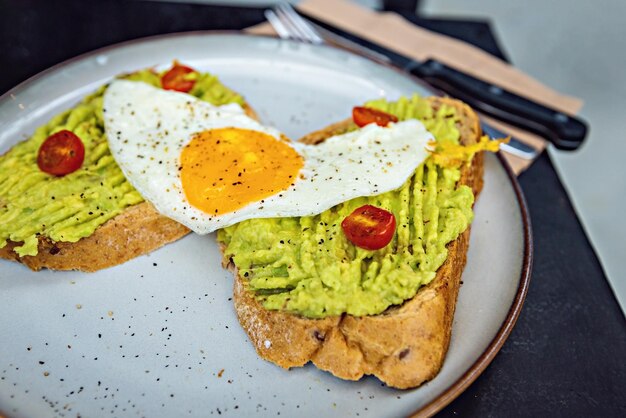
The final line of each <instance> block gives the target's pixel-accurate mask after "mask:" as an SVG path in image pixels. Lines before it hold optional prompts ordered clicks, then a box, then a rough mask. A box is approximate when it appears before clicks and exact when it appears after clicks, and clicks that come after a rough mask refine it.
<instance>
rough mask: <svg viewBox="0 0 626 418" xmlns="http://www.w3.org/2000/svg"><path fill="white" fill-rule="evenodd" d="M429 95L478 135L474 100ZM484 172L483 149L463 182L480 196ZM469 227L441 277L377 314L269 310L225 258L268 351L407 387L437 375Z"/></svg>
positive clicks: (240, 306) (258, 341)
mask: <svg viewBox="0 0 626 418" xmlns="http://www.w3.org/2000/svg"><path fill="white" fill-rule="evenodd" d="M428 100H429V102H430V104H431V105H432V106H433V108H434V109H435V110H436V109H438V108H439V107H440V106H442V105H447V106H452V107H454V108H455V109H456V112H457V115H458V116H459V119H460V123H458V128H459V131H460V133H461V143H462V144H466V145H468V144H472V143H475V142H476V141H478V139H479V137H480V135H481V130H480V124H479V120H478V117H477V116H476V114H475V113H474V111H473V110H472V109H471V108H470V107H468V106H467V105H465V104H463V103H462V102H459V101H456V100H453V99H448V98H436V97H435V98H429V99H428ZM351 124H352V121H351V120H347V121H344V122H340V123H336V124H333V125H331V126H329V127H327V128H326V129H323V130H320V131H317V132H314V133H312V134H309V135H307V136H306V137H304V138H302V139H301V141H303V142H306V143H313V144H314V143H318V142H321V141H323V140H324V139H325V138H328V137H330V136H332V135H335V134H338V133H342V132H344V131H346V130H347V129H348V127H349V126H350V125H351ZM482 178H483V155H482V153H478V154H476V155H475V156H474V158H473V160H472V162H471V164H470V165H464V166H463V167H462V169H461V179H460V180H459V184H464V185H468V186H469V187H471V188H472V190H473V192H474V195H475V196H478V194H479V192H480V190H481V188H482V184H483V183H482V181H483V180H482ZM469 234H470V231H469V228H468V229H467V230H466V231H465V232H463V233H462V234H461V235H460V236H459V237H458V238H457V239H456V240H455V241H452V242H450V243H449V244H448V246H447V248H448V251H449V252H448V258H447V260H446V261H445V263H444V264H443V265H442V266H441V267H440V268H439V269H438V270H437V274H436V277H435V279H433V281H431V282H430V283H429V284H428V285H426V286H424V287H422V288H420V289H419V290H418V292H417V294H416V296H415V297H413V298H412V299H410V300H408V301H406V302H405V303H404V304H402V305H401V306H394V307H391V308H389V309H387V310H386V311H385V312H383V313H382V314H379V315H375V316H363V317H354V316H351V315H346V314H344V315H342V316H333V317H327V318H323V319H310V318H306V317H303V316H299V315H296V314H292V313H288V312H284V311H274V310H267V309H265V308H264V307H263V306H262V305H261V303H260V302H259V301H258V300H257V299H256V298H255V297H254V295H253V293H252V292H251V291H249V290H247V289H246V283H247V279H244V278H243V277H241V276H240V275H238V274H237V270H236V267H235V265H234V264H233V263H232V261H231V260H229V259H224V260H223V263H224V266H225V267H227V268H229V269H231V270H232V271H233V272H234V274H235V284H234V304H235V310H236V313H237V317H238V319H239V322H240V323H241V325H242V326H243V328H244V329H245V331H246V332H247V334H248V336H249V337H250V340H251V341H252V343H253V345H254V347H255V349H256V351H257V353H258V354H259V355H260V356H261V357H262V358H264V359H266V360H268V361H271V362H273V363H275V364H277V365H279V366H281V367H284V368H290V367H298V366H303V365H305V364H306V363H308V362H309V361H311V362H313V364H315V365H316V366H317V367H318V368H320V369H322V370H326V371H329V372H331V373H332V374H334V375H335V376H337V377H340V378H342V379H348V380H358V379H360V378H361V377H363V376H364V375H375V376H376V377H378V378H379V379H380V380H382V381H383V382H385V383H386V384H387V385H388V386H392V387H396V388H401V389H405V388H412V387H416V386H419V385H421V384H422V383H424V382H426V381H428V380H430V379H432V378H433V377H434V376H435V375H436V374H437V373H438V372H439V370H440V369H441V366H442V364H443V361H444V358H445V356H446V352H447V350H448V345H449V342H450V332H451V329H452V318H453V316H454V309H455V305H456V299H457V294H458V291H459V285H460V279H461V273H462V272H463V268H464V266H465V262H466V253H467V249H468V245H469ZM222 249H223V248H222Z"/></svg>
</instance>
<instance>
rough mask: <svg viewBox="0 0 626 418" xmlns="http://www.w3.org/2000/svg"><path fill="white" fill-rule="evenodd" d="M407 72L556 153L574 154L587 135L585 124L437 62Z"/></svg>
mask: <svg viewBox="0 0 626 418" xmlns="http://www.w3.org/2000/svg"><path fill="white" fill-rule="evenodd" d="M407 70H408V71H409V72H410V73H411V74H413V75H415V76H417V77H419V78H421V79H423V80H425V81H426V82H427V83H429V84H431V85H433V86H434V87H437V88H439V89H440V90H443V91H444V92H446V93H448V94H449V95H450V96H453V97H456V98H458V99H460V100H463V101H464V102H465V103H467V104H468V105H470V106H472V107H473V108H474V109H477V110H480V111H481V112H483V113H485V114H487V115H490V116H493V117H494V118H497V119H499V120H502V121H505V122H508V123H510V124H511V125H515V126H517V127H520V128H522V129H525V130H528V131H531V132H534V133H536V134H537V135H540V136H542V137H543V138H546V139H548V140H549V141H550V142H552V143H553V144H554V146H555V147H556V148H558V149H561V150H568V151H571V150H575V149H577V148H578V147H579V146H580V145H581V144H582V142H583V140H584V139H585V136H586V135H587V124H586V123H585V122H584V121H583V120H581V119H579V118H576V117H573V116H570V115H566V114H565V113H563V112H559V111H558V110H554V109H550V108H549V107H546V106H543V105H540V104H538V103H535V102H532V101H530V100H528V99H525V98H523V97H521V96H518V95H516V94H514V93H511V92H510V91H507V90H505V89H502V88H500V87H498V86H496V85H494V84H491V83H488V82H486V81H483V80H480V79H478V78H475V77H472V76H471V75H468V74H465V73H463V72H461V71H458V70H455V69H454V68H452V67H448V66H447V65H445V64H442V63H441V62H439V61H435V60H428V61H426V62H424V63H423V64H419V63H415V65H413V66H409V67H408V68H407Z"/></svg>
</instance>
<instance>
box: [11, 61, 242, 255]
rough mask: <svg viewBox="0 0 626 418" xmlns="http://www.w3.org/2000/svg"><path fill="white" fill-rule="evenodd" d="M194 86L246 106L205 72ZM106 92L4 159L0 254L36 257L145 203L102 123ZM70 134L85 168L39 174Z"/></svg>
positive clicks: (147, 75) (216, 99)
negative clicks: (45, 151) (47, 148)
mask: <svg viewBox="0 0 626 418" xmlns="http://www.w3.org/2000/svg"><path fill="white" fill-rule="evenodd" d="M160 76H161V74H158V73H155V72H153V71H151V70H143V71H139V72H136V73H132V74H128V75H125V76H122V78H126V79H129V80H136V81H143V82H145V83H148V84H151V85H153V86H156V87H160V85H161V82H160V80H161V78H160ZM189 76H191V77H192V78H194V79H195V80H196V83H195V84H194V87H193V89H192V90H191V91H190V92H189V94H191V95H193V96H196V97H198V98H200V99H202V100H205V101H207V102H210V103H212V104H214V105H222V104H226V103H239V104H242V105H243V104H244V101H243V98H242V97H241V96H239V95H238V94H236V93H235V92H233V91H232V90H230V89H228V88H227V87H225V86H224V85H223V84H221V83H220V82H219V80H218V79H217V78H216V77H215V76H213V75H210V74H206V73H191V74H189ZM105 90H106V86H104V87H102V88H100V89H99V90H98V91H96V92H95V93H94V94H92V95H90V96H88V97H86V98H85V99H83V101H82V102H81V103H80V104H78V105H77V106H76V107H74V108H72V109H70V110H67V111H65V112H63V113H61V114H59V115H57V116H56V117H54V118H52V120H50V121H49V122H48V123H47V124H46V125H44V126H41V127H40V128H38V129H37V130H36V131H35V133H34V134H33V136H32V137H31V138H30V139H28V140H26V141H24V142H21V143H19V144H17V145H16V146H14V147H13V148H12V149H11V150H10V151H9V152H7V153H6V154H5V155H2V156H0V248H2V247H4V246H5V245H6V244H7V241H9V240H10V241H14V242H22V243H23V244H22V245H21V246H18V247H16V248H15V252H16V253H17V254H18V255H19V256H25V255H36V254H37V247H38V237H39V236H44V237H46V238H49V239H50V240H52V241H53V242H58V241H65V242H76V241H78V240H79V239H81V238H84V237H88V236H90V235H91V234H93V232H94V231H95V230H96V228H98V226H100V225H102V224H103V223H104V222H106V221H107V220H109V219H111V218H113V217H115V216H116V215H118V214H119V213H121V212H122V211H123V210H124V208H126V207H128V206H130V205H134V204H137V203H140V202H142V201H143V198H142V197H141V195H140V194H139V193H138V192H137V191H136V190H135V189H134V188H133V187H132V186H131V185H130V183H129V182H128V181H126V179H125V178H124V175H123V174H122V171H121V170H120V169H119V167H118V166H117V164H116V163H115V161H114V160H113V157H112V156H111V153H110V151H109V147H108V142H107V139H106V136H105V133H104V123H103V118H102V96H103V94H104V92H105ZM63 129H67V130H70V131H72V132H74V133H75V134H76V135H78V136H79V137H80V138H81V140H82V142H83V144H84V146H85V160H84V162H83V165H82V167H81V168H80V169H79V170H77V171H75V172H73V173H71V174H68V175H66V176H64V177H55V176H51V175H49V174H46V173H44V172H42V171H41V170H39V168H38V166H37V153H38V151H39V147H40V146H41V144H42V143H43V141H44V140H45V139H46V138H47V137H48V136H49V135H51V134H53V133H55V132H58V131H60V130H63Z"/></svg>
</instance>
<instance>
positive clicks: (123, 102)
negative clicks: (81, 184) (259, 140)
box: [103, 80, 433, 234]
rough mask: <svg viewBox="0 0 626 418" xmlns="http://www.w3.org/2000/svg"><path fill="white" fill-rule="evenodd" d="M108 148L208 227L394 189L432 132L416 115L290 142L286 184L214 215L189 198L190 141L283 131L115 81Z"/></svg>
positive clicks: (195, 222) (129, 172)
mask: <svg viewBox="0 0 626 418" xmlns="http://www.w3.org/2000/svg"><path fill="white" fill-rule="evenodd" d="M103 110H104V120H105V130H106V134H107V137H108V141H109V148H110V149H111V153H112V155H113V157H114V158H115V160H116V162H117V163H118V165H119V166H120V168H121V169H122V171H123V172H124V175H125V176H126V178H127V179H128V181H129V182H130V183H131V184H132V185H133V186H134V187H135V188H136V189H137V191H138V192H139V193H140V194H141V195H142V196H143V197H144V198H145V199H146V200H147V201H149V202H151V203H152V204H153V205H154V206H155V208H156V209H157V210H158V211H159V212H160V213H162V214H163V215H165V216H167V217H170V218H172V219H174V220H176V221H178V222H180V223H182V224H183V225H185V226H187V227H189V228H190V229H191V230H193V231H194V232H197V233H199V234H206V233H210V232H212V231H215V230H216V229H219V228H223V227H226V226H228V225H232V224H235V223H237V222H241V221H243V220H246V219H252V218H271V217H286V216H309V215H315V214H318V213H321V212H323V211H324V210H326V209H329V208H331V207H333V206H335V205H337V204H339V203H342V202H345V201H347V200H350V199H353V198H355V197H359V196H372V195H376V194H380V193H384V192H387V191H390V190H394V189H397V188H399V187H400V186H402V184H403V183H404V182H405V181H406V180H407V179H408V178H409V177H410V176H411V175H412V174H413V172H414V171H415V169H416V168H417V166H418V165H419V164H421V163H422V162H423V161H424V160H425V159H426V157H427V156H428V153H427V150H426V148H427V144H428V142H429V141H430V140H432V139H433V136H432V134H430V133H429V132H428V131H427V130H426V128H425V127H424V125H423V124H422V123H420V122H419V121H417V120H408V121H405V122H400V123H395V124H390V125H389V126H387V127H380V126H377V125H375V124H370V125H367V126H365V127H364V128H361V129H359V130H356V131H354V132H350V133H347V134H343V135H337V136H334V137H331V138H328V139H327V140H326V141H324V142H323V143H321V144H319V145H306V144H302V143H297V142H291V143H289V145H290V146H291V147H293V148H294V149H295V150H296V151H297V152H298V154H300V155H301V156H302V157H303V159H304V166H303V168H302V169H301V170H300V174H301V176H300V178H298V179H297V180H296V182H295V183H294V185H293V186H292V187H290V188H288V189H287V190H282V191H280V192H277V193H276V194H274V195H273V196H270V197H266V198H264V199H263V200H262V202H261V201H256V202H251V203H249V204H248V205H246V206H244V207H242V208H240V209H238V210H235V211H232V212H228V213H224V214H220V215H210V214H208V213H205V212H203V211H201V210H199V209H197V208H195V207H193V206H192V205H191V204H190V203H189V202H188V201H187V199H186V197H185V193H184V191H183V186H182V182H181V179H180V175H179V165H180V163H179V158H180V154H181V152H182V150H183V148H184V147H185V146H186V145H187V144H188V143H189V142H190V141H191V139H192V137H193V136H194V134H197V133H199V132H202V131H205V130H209V129H218V128H226V127H234V128H240V129H249V130H256V131H260V132H263V133H266V134H268V135H271V136H273V137H274V138H276V139H279V138H280V132H279V131H277V130H276V129H274V128H270V127H266V126H263V125H261V124H260V123H259V122H257V121H255V120H254V119H251V118H250V117H248V116H246V114H245V113H244V111H243V109H242V108H241V107H240V106H239V105H237V104H229V105H225V106H214V105H211V104H209V103H207V102H204V101H201V100H199V99H197V98H195V97H193V96H190V95H188V94H185V93H179V92H173V91H166V90H162V89H158V88H155V87H152V86H150V85H148V84H145V83H141V82H131V81H126V80H116V81H113V82H112V83H111V84H110V85H109V87H108V89H107V91H106V93H105V95H104V105H103Z"/></svg>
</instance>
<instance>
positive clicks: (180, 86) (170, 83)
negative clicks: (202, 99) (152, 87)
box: [161, 63, 196, 93]
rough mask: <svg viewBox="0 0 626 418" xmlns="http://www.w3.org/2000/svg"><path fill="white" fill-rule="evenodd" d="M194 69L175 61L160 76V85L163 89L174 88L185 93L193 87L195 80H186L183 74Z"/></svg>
mask: <svg viewBox="0 0 626 418" xmlns="http://www.w3.org/2000/svg"><path fill="white" fill-rule="evenodd" d="M194 71H195V70H194V69H193V68H190V67H187V66H185V65H181V64H177V63H175V64H174V66H173V67H172V68H171V69H170V70H169V71H168V72H166V73H165V74H163V76H162V77H161V86H162V87H163V89H165V90H176V91H181V92H183V93H187V92H189V90H191V89H192V88H193V86H194V84H196V81H195V80H186V79H185V76H186V75H187V74H189V73H193V72H194Z"/></svg>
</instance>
